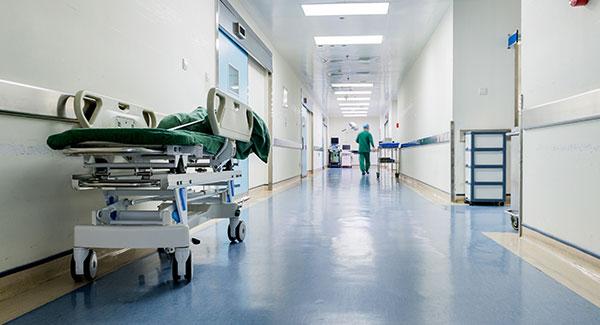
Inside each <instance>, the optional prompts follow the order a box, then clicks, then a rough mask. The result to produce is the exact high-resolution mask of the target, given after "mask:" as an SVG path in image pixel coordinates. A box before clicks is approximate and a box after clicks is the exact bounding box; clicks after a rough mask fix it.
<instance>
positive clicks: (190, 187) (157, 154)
mask: <svg viewBox="0 0 600 325" xmlns="http://www.w3.org/2000/svg"><path fill="white" fill-rule="evenodd" d="M90 103H93V104H92V105H91V104H90ZM74 106H75V112H76V115H77V117H78V120H79V121H80V124H81V126H82V127H88V128H89V127H111V126H112V127H154V126H155V125H156V122H157V121H156V117H155V115H154V113H153V112H152V111H151V110H148V109H144V108H141V107H139V106H136V105H132V104H129V103H124V102H122V101H120V100H115V99H112V98H110V97H106V96H101V95H97V94H93V93H90V92H87V91H80V92H78V93H77V95H76V96H75V104H74ZM123 108H126V109H123ZM207 110H208V116H209V121H210V124H211V128H212V130H213V133H214V134H215V135H217V136H222V137H224V138H225V139H226V140H225V144H224V145H223V146H222V147H221V149H220V151H219V152H218V153H217V154H215V155H210V154H207V153H206V152H204V150H203V146H202V145H201V144H199V145H194V146H179V145H148V146H133V145H124V144H119V143H107V142H88V143H82V144H80V145H77V146H72V147H70V148H66V149H64V150H63V152H64V154H66V155H68V156H80V157H82V158H83V166H84V167H85V168H86V169H88V173H85V174H82V175H73V177H72V186H73V188H74V189H76V190H93V189H96V190H102V192H103V194H104V199H105V202H106V206H105V207H103V208H100V209H98V210H95V211H92V214H91V224H89V225H77V226H75V229H74V244H73V246H74V248H73V257H72V259H71V275H72V277H73V279H74V280H76V281H81V280H83V279H84V278H85V279H87V280H93V279H94V278H95V276H96V273H97V265H98V261H97V257H96V253H95V252H94V250H93V249H94V248H114V249H118V248H156V249H159V251H161V252H163V253H167V254H169V255H171V256H172V275H173V280H174V281H175V282H178V281H180V280H181V279H182V278H183V279H185V280H186V281H188V282H189V281H191V279H192V275H193V263H192V253H191V250H190V242H191V243H194V244H199V243H200V241H199V240H198V239H195V238H192V237H191V232H192V229H193V228H194V227H196V226H198V225H200V224H201V223H203V222H206V221H208V220H211V219H218V218H225V219H229V227H228V230H227V237H228V238H229V240H230V241H232V242H236V241H237V242H241V241H243V240H244V238H245V234H246V225H245V223H244V221H243V220H241V219H240V209H241V204H240V203H236V202H233V201H232V198H233V197H234V180H235V179H236V178H239V177H241V176H242V175H241V172H240V171H236V170H233V165H234V163H233V160H234V157H235V154H236V148H235V143H236V142H235V141H236V140H238V141H246V142H248V141H249V140H250V135H251V133H252V127H253V125H252V121H253V120H252V110H251V109H250V107H248V106H246V105H244V104H243V103H240V102H239V101H237V100H235V99H234V98H232V97H230V96H228V95H226V94H225V93H223V92H222V91H220V90H218V89H215V88H213V89H211V90H210V92H209V95H208V105H207ZM190 124H192V123H190ZM190 124H186V125H183V126H180V127H176V128H173V129H179V128H183V127H186V126H189V125H190Z"/></svg>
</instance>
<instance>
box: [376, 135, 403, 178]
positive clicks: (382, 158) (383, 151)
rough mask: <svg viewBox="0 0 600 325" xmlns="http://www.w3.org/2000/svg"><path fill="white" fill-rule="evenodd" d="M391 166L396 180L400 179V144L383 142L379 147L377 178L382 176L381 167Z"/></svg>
mask: <svg viewBox="0 0 600 325" xmlns="http://www.w3.org/2000/svg"><path fill="white" fill-rule="evenodd" d="M383 164H389V165H390V167H391V168H390V169H391V172H392V173H394V175H395V176H396V178H398V177H400V143H396V142H382V143H379V147H377V178H379V177H380V175H381V166H382V165H383Z"/></svg>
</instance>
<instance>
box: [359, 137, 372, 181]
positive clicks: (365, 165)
mask: <svg viewBox="0 0 600 325" xmlns="http://www.w3.org/2000/svg"><path fill="white" fill-rule="evenodd" d="M356 143H358V158H359V159H358V160H359V161H360V171H361V172H363V173H365V172H366V173H368V172H369V168H370V167H371V157H370V153H371V147H375V144H373V136H372V135H371V133H369V131H367V130H365V131H362V132H361V133H359V134H358V136H357V137H356Z"/></svg>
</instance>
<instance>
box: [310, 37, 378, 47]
mask: <svg viewBox="0 0 600 325" xmlns="http://www.w3.org/2000/svg"><path fill="white" fill-rule="evenodd" d="M382 42H383V35H360V36H315V43H316V44H317V45H361V44H381V43H382Z"/></svg>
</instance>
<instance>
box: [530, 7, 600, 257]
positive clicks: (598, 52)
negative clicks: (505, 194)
mask: <svg viewBox="0 0 600 325" xmlns="http://www.w3.org/2000/svg"><path fill="white" fill-rule="evenodd" d="M522 11H523V57H522V60H523V61H522V62H523V70H522V76H523V95H524V98H525V108H526V109H530V108H532V107H534V106H539V105H542V104H546V103H549V102H553V101H556V100H562V99H566V98H568V97H571V96H574V95H578V94H581V93H584V92H586V91H589V90H593V89H599V88H600V77H599V74H598V71H600V60H598V58H599V57H600V42H599V40H600V3H598V1H590V4H589V5H588V6H586V7H579V8H571V7H570V6H569V3H568V2H565V1H561V0H545V1H532V0H524V1H523V6H522ZM596 102H597V100H596ZM569 103H572V102H568V103H567V105H564V109H565V111H568V110H570V109H575V108H576V107H573V106H571V105H569ZM599 130H600V122H598V121H590V122H582V123H576V124H571V125H565V126H555V127H549V128H545V129H539V130H531V131H526V132H525V134H524V138H523V139H524V145H523V166H524V172H523V218H524V220H523V222H524V223H525V224H527V225H529V226H532V227H534V228H536V229H538V230H541V231H543V232H545V233H548V234H550V235H553V236H555V237H558V238H560V239H562V240H565V241H567V242H570V243H572V244H575V245H577V246H579V247H581V248H584V249H587V250H588V251H591V252H593V253H595V254H599V255H600V233H599V232H598V229H600V223H599V220H600V219H599V218H598V212H599V211H598V205H597V204H596V201H597V196H598V195H597V194H598V184H600V173H599V171H600V164H599V163H598V162H599V161H600V156H599V153H598V150H597V148H599V147H600V132H599Z"/></svg>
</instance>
